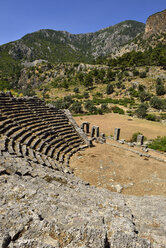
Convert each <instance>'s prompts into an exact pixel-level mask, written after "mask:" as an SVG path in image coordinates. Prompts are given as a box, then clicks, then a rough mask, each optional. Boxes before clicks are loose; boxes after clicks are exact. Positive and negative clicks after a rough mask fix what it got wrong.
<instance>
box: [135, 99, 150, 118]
mask: <svg viewBox="0 0 166 248" xmlns="http://www.w3.org/2000/svg"><path fill="white" fill-rule="evenodd" d="M147 110H148V107H147V105H146V104H144V103H142V104H140V105H139V107H138V109H136V111H135V114H136V115H137V116H138V117H140V118H145V117H146V115H147Z"/></svg>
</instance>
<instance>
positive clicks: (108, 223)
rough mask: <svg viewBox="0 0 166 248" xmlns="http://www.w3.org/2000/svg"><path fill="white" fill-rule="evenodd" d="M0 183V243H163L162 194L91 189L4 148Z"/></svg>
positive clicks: (43, 247) (47, 246)
mask: <svg viewBox="0 0 166 248" xmlns="http://www.w3.org/2000/svg"><path fill="white" fill-rule="evenodd" d="M0 185H1V187H0V213H1V214H0V245H1V247H9V248H14V247H17V248H19V247H20V248H22V247H26V248H36V247H40V248H55V247H56V248H62V247H66V248H67V247H68V248H70V247H71V248H78V247H82V248H83V247H84V248H86V247H93V248H96V247H97V248H109V247H114V248H122V247H124V248H125V247H126V248H127V247H131V248H138V247H139V248H150V247H155V248H160V247H166V237H165V232H166V229H165V227H166V219H165V216H166V209H165V204H166V199H165V198H162V197H153V196H152V197H134V196H123V195H121V194H117V193H111V192H109V191H107V190H104V189H97V188H95V187H91V186H89V185H88V183H86V182H83V181H81V180H80V179H79V178H76V177H75V176H74V175H72V174H66V173H64V172H60V171H55V170H54V169H51V168H48V167H45V166H43V165H39V164H37V163H35V162H32V161H31V162H30V161H28V159H27V160H26V159H25V158H21V157H17V156H15V155H10V154H9V153H5V152H3V153H1V155H0Z"/></svg>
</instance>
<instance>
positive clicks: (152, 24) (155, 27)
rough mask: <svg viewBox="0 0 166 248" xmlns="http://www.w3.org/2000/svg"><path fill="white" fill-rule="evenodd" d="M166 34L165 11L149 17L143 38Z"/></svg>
mask: <svg viewBox="0 0 166 248" xmlns="http://www.w3.org/2000/svg"><path fill="white" fill-rule="evenodd" d="M161 33H166V9H165V10H163V11H161V12H158V13H156V14H154V15H151V16H149V18H148V19H147V22H146V27H145V37H146V38H148V37H150V36H151V35H153V34H161Z"/></svg>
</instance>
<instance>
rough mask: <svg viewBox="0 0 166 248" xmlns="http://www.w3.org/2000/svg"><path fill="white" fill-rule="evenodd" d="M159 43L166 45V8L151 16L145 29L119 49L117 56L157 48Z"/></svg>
mask: <svg viewBox="0 0 166 248" xmlns="http://www.w3.org/2000/svg"><path fill="white" fill-rule="evenodd" d="M159 44H161V45H166V9H165V10H163V11H161V12H158V13H155V14H153V15H151V16H149V17H148V19H147V21H146V26H145V31H144V32H143V33H141V34H139V35H138V36H137V37H135V38H134V39H133V40H132V41H129V43H128V44H126V45H124V46H122V47H120V49H117V50H116V53H115V57H120V56H122V55H123V54H124V53H127V52H131V51H133V50H134V51H141V52H144V51H146V50H147V49H149V47H151V48H155V47H156V46H157V45H159Z"/></svg>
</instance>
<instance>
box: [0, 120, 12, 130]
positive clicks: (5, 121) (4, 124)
mask: <svg viewBox="0 0 166 248" xmlns="http://www.w3.org/2000/svg"><path fill="white" fill-rule="evenodd" d="M9 124H13V122H12V121H11V120H10V119H6V118H5V119H4V120H3V121H0V129H1V128H4V127H6V126H7V125H9Z"/></svg>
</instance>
